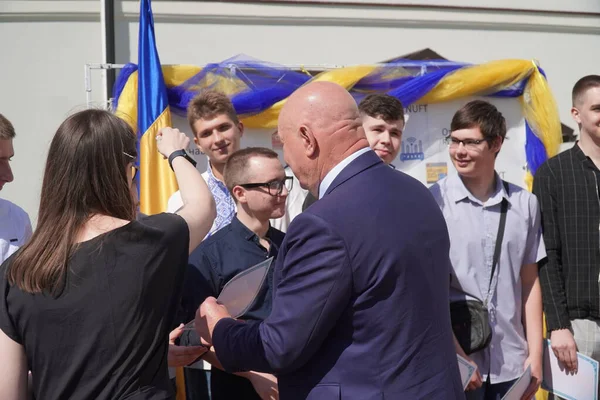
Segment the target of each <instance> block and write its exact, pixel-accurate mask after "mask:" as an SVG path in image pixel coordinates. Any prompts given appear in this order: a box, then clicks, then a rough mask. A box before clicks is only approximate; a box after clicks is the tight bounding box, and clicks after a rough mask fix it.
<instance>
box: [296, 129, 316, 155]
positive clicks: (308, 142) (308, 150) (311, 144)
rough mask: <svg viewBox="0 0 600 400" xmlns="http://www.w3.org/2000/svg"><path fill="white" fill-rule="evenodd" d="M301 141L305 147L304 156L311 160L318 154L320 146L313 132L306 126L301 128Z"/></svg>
mask: <svg viewBox="0 0 600 400" xmlns="http://www.w3.org/2000/svg"><path fill="white" fill-rule="evenodd" d="M300 140H301V141H302V146H303V147H304V154H306V156H307V157H309V158H311V157H312V156H313V155H314V154H315V153H316V152H317V148H318V146H319V144H318V143H317V140H316V139H315V135H314V134H313V132H312V130H311V129H310V128H309V127H308V126H306V125H302V126H300Z"/></svg>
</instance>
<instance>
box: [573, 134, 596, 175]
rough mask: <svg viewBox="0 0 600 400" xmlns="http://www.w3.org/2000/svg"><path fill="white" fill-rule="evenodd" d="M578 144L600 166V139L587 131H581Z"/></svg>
mask: <svg viewBox="0 0 600 400" xmlns="http://www.w3.org/2000/svg"><path fill="white" fill-rule="evenodd" d="M578 144H579V147H580V148H581V151H583V153H584V154H585V155H586V156H588V157H589V158H591V159H592V161H593V162H594V164H595V165H596V167H597V168H600V141H598V139H595V138H594V137H593V136H591V135H589V134H588V133H586V132H585V131H581V133H580V135H579V143H578Z"/></svg>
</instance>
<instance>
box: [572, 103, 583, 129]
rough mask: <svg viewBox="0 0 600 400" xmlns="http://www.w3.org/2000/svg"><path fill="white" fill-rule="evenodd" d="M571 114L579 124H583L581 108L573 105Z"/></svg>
mask: <svg viewBox="0 0 600 400" xmlns="http://www.w3.org/2000/svg"><path fill="white" fill-rule="evenodd" d="M571 116H572V117H573V119H574V120H575V122H577V125H581V115H580V114H579V110H578V109H576V108H575V107H571Z"/></svg>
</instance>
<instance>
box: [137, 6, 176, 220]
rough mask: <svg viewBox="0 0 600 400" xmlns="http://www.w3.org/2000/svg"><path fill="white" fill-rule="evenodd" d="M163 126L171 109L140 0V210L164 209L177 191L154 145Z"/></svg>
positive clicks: (149, 16) (151, 27)
mask: <svg viewBox="0 0 600 400" xmlns="http://www.w3.org/2000/svg"><path fill="white" fill-rule="evenodd" d="M166 126H171V112H170V110H169V100H168V98H167V88H166V86H165V81H164V78H163V73H162V68H161V65H160V59H159V57H158V52H157V51H156V40H155V38H154V19H153V17H152V7H151V5H150V0H141V1H140V32H139V40H138V105H137V127H138V135H139V137H138V139H139V140H138V142H139V145H138V146H139V149H138V154H139V157H140V158H139V166H140V182H139V185H140V186H139V190H140V211H141V212H142V213H144V214H148V215H152V214H157V213H160V212H163V211H166V209H167V201H168V200H169V197H170V196H171V195H172V194H173V193H174V192H175V191H177V181H176V179H175V174H173V171H171V168H170V167H169V163H168V162H167V160H164V158H163V157H162V155H160V154H159V153H158V150H157V148H156V134H157V133H158V131H159V130H160V129H161V128H163V127H166Z"/></svg>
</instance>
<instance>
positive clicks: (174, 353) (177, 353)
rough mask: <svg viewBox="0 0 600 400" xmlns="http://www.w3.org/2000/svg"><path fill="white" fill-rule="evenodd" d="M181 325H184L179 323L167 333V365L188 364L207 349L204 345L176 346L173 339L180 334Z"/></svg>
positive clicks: (181, 330) (181, 365) (182, 365)
mask: <svg viewBox="0 0 600 400" xmlns="http://www.w3.org/2000/svg"><path fill="white" fill-rule="evenodd" d="M183 327H184V325H183V324H181V325H179V326H178V327H177V328H175V329H173V330H172V331H171V333H169V353H168V355H167V362H168V364H169V367H185V366H186V365H190V364H191V363H193V362H194V361H195V360H197V359H198V357H200V356H202V355H203V354H204V353H206V352H207V351H208V348H206V347H204V346H177V345H176V344H175V339H177V338H178V337H179V336H181V334H182V333H183Z"/></svg>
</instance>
